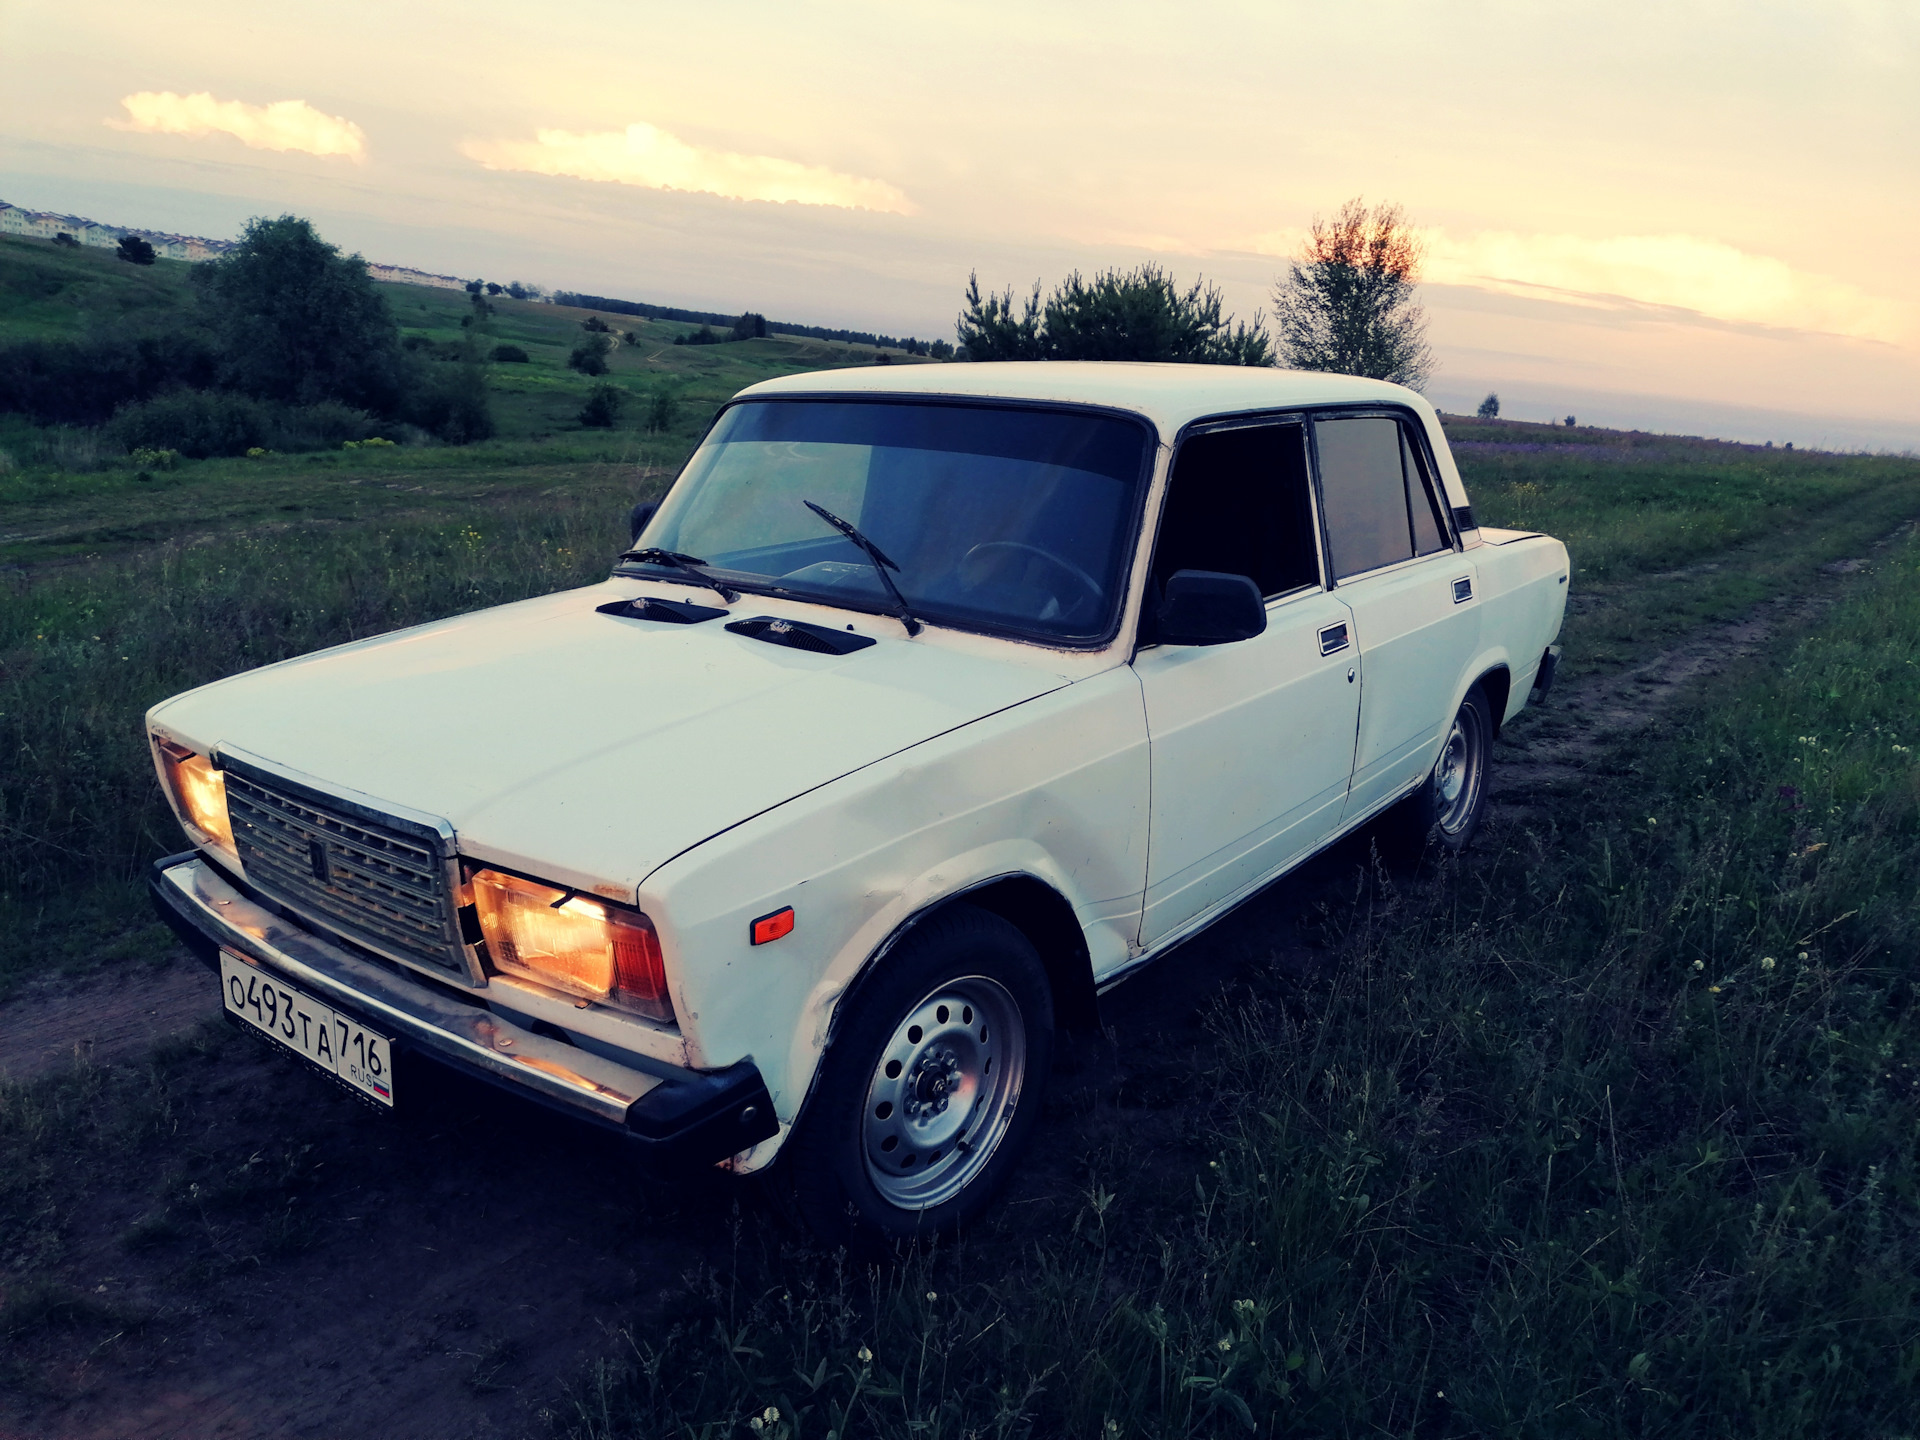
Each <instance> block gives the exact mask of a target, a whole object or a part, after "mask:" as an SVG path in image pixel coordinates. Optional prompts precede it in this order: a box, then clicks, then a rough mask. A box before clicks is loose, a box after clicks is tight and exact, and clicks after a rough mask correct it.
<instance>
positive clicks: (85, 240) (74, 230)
mask: <svg viewBox="0 0 1920 1440" xmlns="http://www.w3.org/2000/svg"><path fill="white" fill-rule="evenodd" d="M62 233H64V234H67V235H71V236H73V238H74V239H75V240H78V241H79V242H80V243H81V244H82V245H87V246H91V247H93V248H94V249H96V250H114V249H118V248H119V245H120V241H121V239H122V238H124V237H125V236H128V235H138V236H140V237H141V238H142V239H144V240H145V241H146V242H147V243H148V244H149V245H151V246H153V251H154V254H156V255H164V256H165V257H166V258H167V259H169V260H185V261H187V262H188V263H189V264H199V263H200V262H202V261H206V260H218V259H220V258H221V257H222V256H223V255H225V254H226V253H227V252H228V251H230V250H232V249H233V248H234V246H235V244H236V243H237V242H235V241H232V240H210V239H208V238H207V237H206V236H204V235H175V234H173V233H172V232H171V231H166V230H129V229H127V228H125V227H124V226H120V225H102V224H101V223H100V222H99V221H97V220H89V219H87V218H86V217H85V216H82V215H59V214H55V213H53V212H51V211H46V210H25V209H22V208H21V207H20V206H18V205H9V204H8V203H7V202H6V201H4V200H0V235H25V236H28V237H30V238H32V239H36V240H51V239H52V238H53V237H54V236H56V235H59V234H62ZM367 273H368V274H369V275H371V276H372V277H373V278H374V279H375V280H381V281H385V282H386V283H388V284H390V285H432V286H434V287H435V288H437V289H441V290H464V289H466V286H467V282H466V281H464V280H461V279H459V278H457V277H455V276H452V275H432V274H429V273H428V272H426V271H425V270H414V269H412V268H410V267H408V266H405V265H374V264H369V265H368V266H367Z"/></svg>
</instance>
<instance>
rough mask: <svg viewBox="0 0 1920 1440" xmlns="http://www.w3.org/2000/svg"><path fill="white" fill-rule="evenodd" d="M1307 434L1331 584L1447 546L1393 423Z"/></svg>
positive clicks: (1332, 425)
mask: <svg viewBox="0 0 1920 1440" xmlns="http://www.w3.org/2000/svg"><path fill="white" fill-rule="evenodd" d="M1313 430H1314V444H1315V446H1316V447H1317V449H1318V450H1319V452H1320V501H1321V505H1322V506H1323V507H1324V510H1325V514H1326V523H1327V549H1328V551H1329V552H1330V555H1331V558H1332V561H1333V573H1334V576H1335V577H1336V578H1337V579H1341V580H1344V579H1346V578H1347V577H1349V576H1352V575H1362V574H1365V573H1366V572H1367V571H1369V570H1378V569H1379V568H1380V567H1381V566H1383V565H1394V564H1397V563H1399V562H1400V561H1402V560H1411V559H1412V558H1413V557H1414V556H1415V555H1431V554H1433V553H1434V552H1435V551H1439V550H1445V549H1447V548H1449V547H1448V541H1447V539H1446V530H1445V529H1444V527H1443V526H1442V524H1441V522H1440V517H1439V515H1438V513H1437V512H1436V511H1435V509H1434V502H1433V497H1432V492H1431V488H1430V486H1429V485H1428V483H1427V481H1426V478H1425V472H1424V467H1423V465H1422V463H1421V461H1420V458H1419V452H1418V450H1417V449H1416V448H1415V447H1414V446H1413V444H1412V442H1411V440H1410V437H1408V436H1407V435H1406V433H1405V429H1404V427H1403V426H1402V425H1401V424H1400V422H1399V421H1397V420H1394V419H1391V418H1390V417H1387V416H1366V417H1364V418H1357V419H1349V420H1319V421H1315V422H1314V427H1313Z"/></svg>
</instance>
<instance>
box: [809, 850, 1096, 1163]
mask: <svg viewBox="0 0 1920 1440" xmlns="http://www.w3.org/2000/svg"><path fill="white" fill-rule="evenodd" d="M957 905H972V906H974V907H975V908H976V909H980V910H985V911H986V912H987V913H988V914H991V915H996V916H998V917H999V918H1001V919H1003V920H1005V921H1006V922H1007V923H1008V924H1010V925H1012V926H1013V927H1014V928H1015V929H1016V930H1018V931H1019V932H1020V933H1021V934H1022V935H1024V936H1026V938H1027V940H1028V941H1029V942H1030V943H1031V944H1032V945H1033V948H1034V950H1035V951H1036V952H1037V953H1038V954H1039V956H1040V963H1041V965H1042V966H1043V967H1044V968H1045V970H1046V973H1047V983H1048V988H1049V989H1050V990H1051V992H1052V995H1053V1004H1054V1027H1055V1029H1056V1030H1060V1029H1065V1030H1086V1029H1093V1030H1097V1029H1098V1028H1099V1025H1100V1008H1099V1000H1098V998H1097V996H1096V994H1095V988H1094V983H1093V963H1092V955H1091V952H1090V951H1089V950H1088V948H1087V939H1086V934H1085V932H1084V931H1083V930H1082V929H1081V928H1080V922H1079V921H1078V920H1077V919H1076V918H1075V916H1074V912H1073V906H1072V905H1071V904H1070V903H1069V902H1068V900H1067V898H1066V896H1064V895H1062V894H1061V893H1060V892H1059V891H1058V890H1057V889H1055V888H1054V887H1053V886H1052V885H1050V884H1048V883H1047V882H1046V881H1045V880H1042V879H1041V878H1040V877H1039V876H1037V875H1032V874H1029V873H1026V872H1024V871H1014V872H1010V873H1006V874H1000V875H993V876H988V877H987V878H985V879H982V880H978V881H975V882H974V883H973V884H972V885H969V886H966V887H965V888H963V889H958V890H953V891H949V892H947V893H946V894H943V895H940V896H939V897H937V898H935V899H933V900H930V901H929V902H928V903H927V904H925V905H923V906H921V907H920V908H919V909H918V910H915V911H914V912H913V913H912V914H911V915H908V916H907V917H906V918H905V919H903V920H902V921H901V922H900V923H899V924H898V925H896V926H894V928H893V929H892V930H890V931H889V932H888V933H887V936H886V938H885V939H884V940H882V941H881V942H880V943H879V944H878V945H876V946H875V947H874V948H873V950H872V951H871V952H869V954H868V955H867V958H866V960H865V961H864V962H863V963H862V964H861V966H860V968H859V970H857V971H856V972H855V973H854V974H853V975H852V976H851V977H850V978H849V979H848V981H847V983H846V985H845V986H844V988H843V989H842V990H841V991H840V993H839V994H838V996H837V997H836V998H835V1002H834V1006H833V1012H832V1018H831V1020H830V1021H829V1022H828V1024H827V1030H826V1035H825V1037H824V1038H823V1039H822V1041H821V1044H820V1048H819V1050H818V1052H817V1053H816V1056H815V1064H814V1067H813V1074H812V1076H811V1077H810V1079H809V1081H808V1084H807V1088H806V1093H805V1094H804V1095H803V1096H802V1097H801V1100H800V1103H799V1105H797V1106H796V1107H795V1108H794V1113H793V1122H792V1123H793V1125H796V1126H797V1125H798V1124H799V1123H800V1120H801V1118H802V1117H803V1116H804V1115H805V1113H806V1110H807V1107H808V1106H809V1105H810V1104H812V1103H813V1096H814V1089H815V1086H816V1085H817V1083H818V1081H819V1078H820V1065H819V1061H820V1060H821V1059H822V1058H824V1057H825V1055H826V1053H827V1051H828V1050H830V1049H832V1048H833V1044H834V1042H835V1041H836V1040H838V1039H839V1038H840V1017H841V1016H842V1015H844V1014H845V1013H846V1011H847V1001H848V999H849V998H850V997H851V996H852V995H853V994H854V993H855V992H856V991H857V990H858V989H859V988H860V987H861V986H862V985H863V984H865V983H866V982H867V980H869V979H870V978H871V977H872V976H873V975H875V974H876V973H878V971H879V970H880V968H881V967H882V966H883V965H884V964H885V963H886V959H887V956H888V955H889V954H890V953H891V952H892V951H893V950H894V949H895V948H896V947H897V946H899V945H900V943H901V942H902V941H904V940H906V939H907V938H908V937H909V936H910V935H912V934H913V933H914V931H916V930H917V929H919V928H920V927H921V926H922V925H925V924H926V923H927V922H928V921H929V920H931V919H933V918H934V917H935V916H936V915H940V914H943V913H944V912H946V911H948V910H950V909H952V908H953V907H954V906H957ZM780 1139H781V1140H782V1141H784V1139H785V1134H784V1133H783V1134H782V1135H781V1137H780Z"/></svg>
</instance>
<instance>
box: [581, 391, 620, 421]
mask: <svg viewBox="0 0 1920 1440" xmlns="http://www.w3.org/2000/svg"><path fill="white" fill-rule="evenodd" d="M626 398H627V392H626V391H624V390H622V389H621V388H620V387H619V386H618V385H610V384H608V383H607V382H605V381H602V382H601V383H600V384H598V385H596V386H594V387H593V390H592V391H591V392H590V393H589V394H588V396H587V403H586V404H584V405H582V406H581V407H580V423H581V424H582V425H585V426H587V427H588V428H589V429H592V430H611V429H612V428H613V427H614V425H615V423H616V422H618V421H619V419H620V407H621V406H622V405H623V404H625V403H626Z"/></svg>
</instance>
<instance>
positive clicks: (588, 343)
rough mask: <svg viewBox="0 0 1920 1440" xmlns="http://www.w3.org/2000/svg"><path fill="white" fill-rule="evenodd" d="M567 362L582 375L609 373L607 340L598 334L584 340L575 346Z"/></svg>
mask: <svg viewBox="0 0 1920 1440" xmlns="http://www.w3.org/2000/svg"><path fill="white" fill-rule="evenodd" d="M567 364H568V365H570V366H572V367H573V368H574V369H575V370H578V371H579V372H580V373H581V374H582V375H604V374H606V373H607V346H606V342H605V341H603V340H601V339H600V338H599V337H598V336H597V335H596V336H593V337H591V338H589V339H586V340H582V341H581V342H580V343H579V344H578V345H576V346H574V347H573V353H572V354H571V355H569V356H567Z"/></svg>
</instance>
